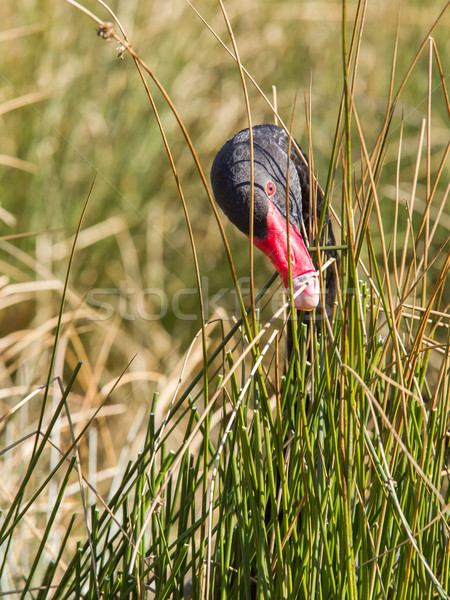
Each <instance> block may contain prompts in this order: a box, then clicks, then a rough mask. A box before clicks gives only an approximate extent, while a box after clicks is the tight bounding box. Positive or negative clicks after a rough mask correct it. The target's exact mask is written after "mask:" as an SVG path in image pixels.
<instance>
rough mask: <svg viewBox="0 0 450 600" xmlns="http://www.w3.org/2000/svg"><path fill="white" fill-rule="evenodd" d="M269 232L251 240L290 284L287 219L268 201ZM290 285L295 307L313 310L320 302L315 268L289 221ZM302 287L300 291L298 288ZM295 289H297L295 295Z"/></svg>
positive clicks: (301, 239) (285, 285)
mask: <svg viewBox="0 0 450 600" xmlns="http://www.w3.org/2000/svg"><path fill="white" fill-rule="evenodd" d="M267 227H268V230H269V233H268V234H267V236H266V237H265V238H264V239H261V238H256V237H255V238H254V240H253V241H254V244H255V246H256V247H257V248H259V250H261V251H262V252H264V254H265V255H266V256H267V257H268V258H269V259H270V260H271V261H272V263H273V265H274V267H275V268H276V270H277V271H278V273H279V274H280V275H281V278H282V280H283V284H284V287H285V288H286V289H288V288H289V263H288V254H287V234H286V220H285V219H284V217H283V216H282V215H281V214H280V212H279V211H278V210H277V209H276V208H275V206H274V205H273V203H272V202H270V201H269V210H268V213H267ZM289 245H290V250H291V271H292V285H293V291H294V306H295V308H296V309H298V310H313V309H314V308H316V306H317V305H318V304H319V297H320V289H319V282H318V279H317V275H316V270H315V268H314V265H313V263H312V260H311V257H310V255H309V253H308V250H307V249H306V246H305V242H304V241H303V237H302V235H301V233H300V232H299V231H298V230H297V228H296V227H294V226H293V225H292V224H290V225H289ZM302 288H304V289H303V290H302V291H300V292H299V290H301V289H302ZM296 292H299V293H298V295H297V296H296Z"/></svg>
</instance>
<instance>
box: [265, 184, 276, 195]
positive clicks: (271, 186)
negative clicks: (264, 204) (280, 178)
mask: <svg viewBox="0 0 450 600" xmlns="http://www.w3.org/2000/svg"><path fill="white" fill-rule="evenodd" d="M266 193H267V195H268V196H272V194H274V193H275V184H274V182H273V181H269V182H268V183H267V184H266Z"/></svg>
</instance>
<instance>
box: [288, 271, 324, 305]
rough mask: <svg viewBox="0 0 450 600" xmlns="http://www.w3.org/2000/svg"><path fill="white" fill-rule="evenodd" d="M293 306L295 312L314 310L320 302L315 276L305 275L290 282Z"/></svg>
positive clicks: (318, 287) (317, 281)
mask: <svg viewBox="0 0 450 600" xmlns="http://www.w3.org/2000/svg"><path fill="white" fill-rule="evenodd" d="M292 284H293V291H294V306H295V308H296V309H297V310H314V309H315V308H317V306H318V304H319V300H320V286H319V280H318V278H317V275H315V274H313V273H307V274H306V275H300V276H299V277H295V278H294V279H293V281H292Z"/></svg>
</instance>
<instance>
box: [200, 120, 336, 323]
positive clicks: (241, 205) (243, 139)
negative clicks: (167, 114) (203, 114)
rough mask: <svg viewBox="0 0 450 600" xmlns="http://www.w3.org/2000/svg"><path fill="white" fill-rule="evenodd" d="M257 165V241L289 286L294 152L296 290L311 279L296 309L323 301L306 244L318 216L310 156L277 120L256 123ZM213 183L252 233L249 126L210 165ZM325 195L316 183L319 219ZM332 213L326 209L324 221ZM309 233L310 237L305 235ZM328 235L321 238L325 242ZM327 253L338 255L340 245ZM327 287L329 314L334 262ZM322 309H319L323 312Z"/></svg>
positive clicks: (233, 217) (225, 206)
mask: <svg viewBox="0 0 450 600" xmlns="http://www.w3.org/2000/svg"><path fill="white" fill-rule="evenodd" d="M252 131H253V164H254V171H253V172H254V219H253V223H254V226H253V234H254V236H253V241H254V244H255V246H256V247H257V248H259V249H260V250H261V251H262V252H264V254H265V255H266V256H268V258H269V259H270V260H271V261H272V263H273V264H274V266H275V268H276V269H277V271H278V272H279V274H280V276H281V278H282V280H283V284H284V286H285V287H286V288H287V287H288V285H289V272H288V253H287V233H286V218H287V217H286V214H287V211H286V194H287V190H286V187H287V186H286V182H287V169H288V152H289V147H290V155H289V242H290V250H291V270H292V284H293V291H294V294H295V292H296V291H297V290H299V288H300V287H301V286H303V285H305V284H306V287H305V289H304V290H303V291H302V292H300V293H299V294H298V295H297V296H296V298H295V308H297V309H298V310H306V311H308V310H312V309H314V308H316V307H318V305H319V300H320V289H319V282H318V279H317V276H314V273H315V271H316V269H315V267H314V264H313V261H312V259H311V257H310V255H309V253H308V250H307V245H308V241H309V240H308V238H309V236H310V230H311V224H312V222H313V219H314V215H313V205H314V203H311V201H310V171H309V166H308V159H307V157H306V155H305V154H303V152H302V156H300V154H299V151H298V150H297V148H296V146H295V144H293V143H291V144H289V136H288V135H287V133H286V132H285V131H284V129H282V128H281V127H277V126H276V125H269V124H265V125H256V126H255V127H253V130H252ZM211 184H212V189H213V192H214V197H215V199H216V202H217V204H218V205H219V206H220V207H221V209H222V210H223V211H224V213H225V214H226V215H227V217H228V218H229V219H230V221H231V222H232V223H233V224H234V225H236V227H238V228H239V229H240V230H241V231H242V232H243V233H245V234H247V235H249V224H250V197H251V194H250V136H249V130H248V129H244V130H243V131H240V132H239V133H237V134H236V135H235V136H234V137H233V138H231V139H229V140H228V141H227V142H226V143H225V144H224V146H223V147H222V148H221V150H219V152H218V153H217V155H216V157H215V159H214V162H213V165H212V168H211ZM323 203H324V198H323V194H322V192H321V190H320V189H319V188H317V196H316V202H315V210H316V218H317V223H319V222H320V219H321V213H322V209H323ZM327 221H328V212H326V214H325V223H327ZM324 229H326V230H327V238H326V245H327V246H334V245H335V239H334V236H333V231H332V228H331V224H330V223H327V227H326V228H324ZM304 235H306V239H305V237H304ZM324 241H325V235H324V234H322V236H321V240H320V242H321V243H322V244H323V243H324ZM327 256H328V257H332V258H335V259H336V260H338V255H337V252H336V251H335V250H328V251H327ZM324 284H325V290H324V298H323V299H322V304H323V306H324V307H325V309H326V311H327V313H328V314H329V315H330V314H331V311H332V304H333V302H334V297H335V290H336V281H335V271H334V268H333V267H331V268H329V269H328V270H327V272H326V276H325V278H324ZM318 312H319V313H320V310H319V311H318Z"/></svg>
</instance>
